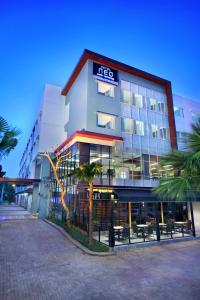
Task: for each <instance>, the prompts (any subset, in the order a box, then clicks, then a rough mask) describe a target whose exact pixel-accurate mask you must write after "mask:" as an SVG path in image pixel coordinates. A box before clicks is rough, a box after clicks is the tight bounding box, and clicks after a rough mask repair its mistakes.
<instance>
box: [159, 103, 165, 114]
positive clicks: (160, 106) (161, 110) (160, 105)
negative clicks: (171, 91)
mask: <svg viewBox="0 0 200 300" xmlns="http://www.w3.org/2000/svg"><path fill="white" fill-rule="evenodd" d="M158 111H159V112H160V113H162V114H164V113H165V103H164V102H158Z"/></svg>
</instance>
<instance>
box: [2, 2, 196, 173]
mask: <svg viewBox="0 0 200 300" xmlns="http://www.w3.org/2000/svg"><path fill="white" fill-rule="evenodd" d="M199 29H200V4H199V3H198V1H193V0H191V1H176V0H174V1H170V0H167V1H165V0H163V1H162V0H160V1H150V0H149V1H143V0H140V1H138V0H137V1H136V0H129V1H128V0H123V1H122V0H120V1H118V0H115V1H113V0H109V1H108V0H107V1H105V0H102V1H87V0H85V1H61V0H56V1H51V0H49V1H42V0H41V1H38V0H35V1H20V0H19V1H13V0H9V1H4V0H2V1H1V2H0V104H1V111H0V115H2V116H3V117H5V118H6V119H7V120H8V121H9V122H10V123H11V124H13V125H15V126H18V127H19V128H20V129H21V130H22V132H23V134H22V136H21V139H20V142H19V145H18V146H17V148H16V149H15V150H14V151H13V153H12V154H10V156H9V157H8V158H6V160H4V161H3V162H2V164H3V166H4V169H5V170H6V171H7V176H10V177H13V176H17V173H18V165H19V160H20V157H21V154H22V152H23V149H24V147H25V145H26V143H27V139H28V137H29V134H30V131H31V127H32V125H33V122H34V118H35V115H36V112H37V109H38V106H39V103H40V99H41V96H42V92H43V88H44V85H45V83H52V84H56V85H59V86H64V84H65V83H66V81H67V79H68V78H69V76H70V74H71V72H72V70H73V68H74V66H75V64H76V63H77V60H78V59H79V57H80V55H81V53H82V51H83V49H84V48H87V49H90V50H92V51H96V52H98V53H101V54H103V55H106V56H109V57H111V58H113V59H116V60H119V61H122V62H124V63H126V64H130V65H132V66H135V67H137V68H140V69H143V70H145V71H147V72H150V73H152V74H155V75H158V76H161V77H163V78H166V79H169V80H171V81H172V85H173V92H174V93H176V94H180V95H182V96H187V97H189V98H192V99H197V100H198V99H199V101H200V84H199V77H200V76H199V75H200V74H199V73H200V72H199V67H200V39H199Z"/></svg>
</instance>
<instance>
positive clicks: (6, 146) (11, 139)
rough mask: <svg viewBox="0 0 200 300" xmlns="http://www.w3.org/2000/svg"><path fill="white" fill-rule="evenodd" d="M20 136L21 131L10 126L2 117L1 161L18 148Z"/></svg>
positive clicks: (0, 137)
mask: <svg viewBox="0 0 200 300" xmlns="http://www.w3.org/2000/svg"><path fill="white" fill-rule="evenodd" d="M20 134H21V131H20V130H19V129H17V128H15V127H11V126H9V124H8V122H7V121H6V120H5V119H4V118H3V117H1V116H0V160H1V159H2V158H3V157H5V156H7V155H8V154H9V153H10V152H11V151H12V150H13V149H14V148H15V147H16V145H17V143H18V136H19V135H20Z"/></svg>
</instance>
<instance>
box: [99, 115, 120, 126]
mask: <svg viewBox="0 0 200 300" xmlns="http://www.w3.org/2000/svg"><path fill="white" fill-rule="evenodd" d="M115 118H116V117H115V116H113V115H109V114H104V113H97V126H98V127H102V128H107V129H115Z"/></svg>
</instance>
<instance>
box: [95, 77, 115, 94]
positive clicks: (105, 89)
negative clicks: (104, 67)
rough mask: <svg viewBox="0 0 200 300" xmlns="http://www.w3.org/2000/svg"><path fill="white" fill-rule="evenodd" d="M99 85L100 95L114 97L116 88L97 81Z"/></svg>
mask: <svg viewBox="0 0 200 300" xmlns="http://www.w3.org/2000/svg"><path fill="white" fill-rule="evenodd" d="M97 84H98V93H100V94H103V95H105V96H109V97H114V86H113V85H112V84H108V83H105V82H102V81H97Z"/></svg>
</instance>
